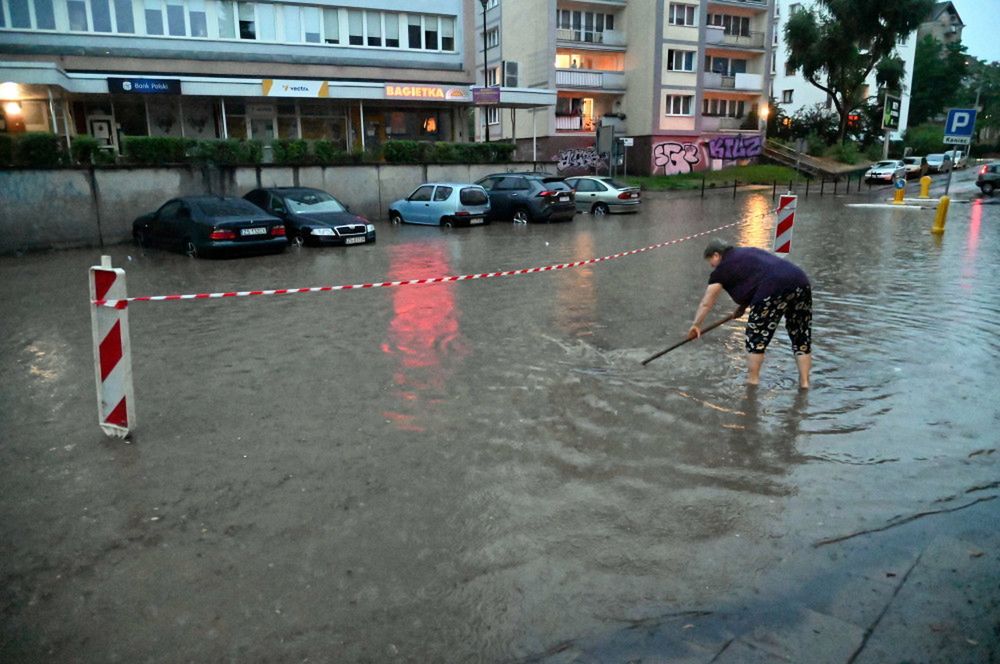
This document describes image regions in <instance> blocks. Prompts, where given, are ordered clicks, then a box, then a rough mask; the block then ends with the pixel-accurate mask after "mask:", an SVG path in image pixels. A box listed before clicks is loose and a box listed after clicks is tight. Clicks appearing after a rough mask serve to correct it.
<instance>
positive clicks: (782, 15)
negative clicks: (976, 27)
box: [770, 0, 961, 140]
mask: <svg viewBox="0 0 1000 664" xmlns="http://www.w3.org/2000/svg"><path fill="white" fill-rule="evenodd" d="M816 4H817V3H816V0H774V15H773V19H772V20H773V22H774V30H773V35H774V37H773V40H774V44H773V47H774V60H773V63H774V64H773V67H774V68H773V70H772V71H771V77H772V85H771V89H770V95H771V97H772V98H773V99H774V101H775V105H776V106H780V107H781V109H782V110H783V111H784V112H785V114H786V115H794V114H795V113H796V112H798V111H800V110H802V109H806V108H813V107H815V106H817V105H819V106H820V107H821V108H825V109H829V110H833V109H834V106H833V101H832V100H831V99H830V98H829V96H828V95H827V94H826V92H824V91H822V90H820V89H819V88H817V87H816V86H814V85H812V84H811V83H809V82H808V81H807V80H806V79H805V77H803V76H802V73H801V72H796V71H794V70H792V69H790V68H789V67H788V65H787V64H786V63H787V62H788V49H787V47H786V46H785V39H784V34H785V22H786V21H787V20H788V17H789V16H791V15H792V14H793V13H795V12H796V11H799V10H800V9H809V8H812V7H814V6H815V5H816ZM939 4H942V5H951V3H950V2H946V3H939ZM942 20H943V19H942ZM959 22H961V21H959ZM917 41H918V32H914V33H912V34H911V35H910V36H909V37H908V38H907V39H906V41H904V42H903V43H902V44H900V45H899V46H897V47H896V54H897V55H898V56H899V57H900V58H902V60H903V63H904V66H905V68H906V73H905V75H904V78H903V81H902V108H901V112H900V118H899V128H898V129H897V130H896V131H895V132H893V134H892V139H893V140H899V139H900V138H902V135H903V133H904V132H905V131H906V127H907V121H908V118H909V114H910V85H911V83H912V82H913V63H914V60H915V58H916V51H917ZM875 79H876V72H875V71H872V73H871V74H869V75H868V78H867V79H866V81H865V83H866V90H865V91H863V93H862V96H863V97H865V98H874V96H876V95H877V94H878V83H877V81H876V80H875Z"/></svg>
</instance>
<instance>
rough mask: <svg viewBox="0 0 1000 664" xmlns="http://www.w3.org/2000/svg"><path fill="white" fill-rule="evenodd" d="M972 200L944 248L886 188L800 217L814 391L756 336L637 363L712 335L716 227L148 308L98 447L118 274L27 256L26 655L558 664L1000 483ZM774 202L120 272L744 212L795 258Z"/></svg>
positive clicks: (798, 248) (367, 254)
mask: <svg viewBox="0 0 1000 664" xmlns="http://www.w3.org/2000/svg"><path fill="white" fill-rule="evenodd" d="M970 177H972V178H974V176H973V175H972V174H971V169H970V171H968V172H966V173H965V174H963V175H962V176H960V177H958V178H957V181H956V186H957V190H956V192H955V193H956V195H955V198H956V200H965V201H971V202H967V203H965V202H956V203H953V205H952V212H951V215H950V216H949V220H948V225H947V230H946V232H945V234H944V236H943V237H942V238H940V239H938V238H935V237H934V236H932V235H931V234H930V233H929V229H930V226H931V222H932V213H931V212H927V211H910V210H905V211H904V210H879V209H852V208H848V207H845V203H849V202H856V201H869V200H872V199H873V198H874V197H884V195H886V194H878V195H875V194H868V193H864V192H863V193H862V195H856V194H854V193H852V195H851V196H843V195H841V196H838V197H833V196H830V195H827V196H824V197H822V198H821V197H818V196H816V195H815V191H813V192H811V195H810V196H809V197H808V198H805V197H802V198H800V200H799V211H798V214H797V218H796V226H795V231H794V239H793V249H792V255H791V260H793V261H795V262H796V263H797V264H799V265H800V266H802V267H803V268H804V269H805V270H806V271H807V272H808V273H809V275H810V277H811V279H812V282H813V292H814V302H815V309H814V343H815V349H814V374H813V383H814V389H812V390H811V391H809V392H800V391H799V390H797V388H796V381H795V372H794V360H793V357H792V354H791V351H790V349H789V344H788V340H787V338H786V337H785V336H784V333H783V331H779V333H778V334H777V335H776V337H775V341H774V343H773V344H772V347H771V348H772V350H771V352H769V354H768V358H767V361H766V362H765V366H764V372H763V375H762V384H761V386H760V387H759V388H757V389H755V390H753V389H748V388H747V387H746V386H745V385H744V384H743V372H744V355H743V351H742V325H741V324H739V323H730V324H727V325H726V326H724V327H722V328H720V329H719V330H716V331H715V332H713V333H711V334H709V335H707V336H706V337H705V338H704V339H703V340H701V341H699V342H697V343H692V344H688V345H686V346H684V347H683V348H681V349H679V350H677V351H674V352H673V353H670V354H668V355H666V356H665V357H663V358H661V359H660V360H657V361H656V362H654V363H652V364H651V365H649V366H648V367H645V368H643V367H641V366H640V364H639V362H640V361H641V360H642V359H644V358H645V357H647V356H648V355H650V354H651V353H653V352H655V351H657V350H659V349H660V348H662V347H664V346H666V345H668V344H670V343H672V342H673V341H676V340H678V339H679V338H680V337H682V336H683V335H684V333H685V331H686V329H687V325H688V324H689V322H690V319H691V317H692V315H693V312H694V309H695V307H696V305H697V303H698V300H699V298H700V296H701V293H702V292H703V290H704V286H705V283H706V280H707V276H708V271H709V270H708V268H707V266H706V265H705V264H704V262H703V261H702V260H701V251H702V248H703V245H704V243H705V238H698V239H695V240H691V241H687V242H682V243H679V244H675V245H671V246H668V247H665V248H661V249H657V250H655V251H650V252H646V253H642V254H638V255H635V256H631V257H626V258H622V259H619V260H614V261H609V262H606V263H600V264H597V265H592V266H587V267H582V268H576V269H571V270H562V271H557V272H547V273H542V274H534V275H524V276H514V277H507V278H501V279H490V280H480V281H470V282H460V283H453V284H442V285H430V286H412V287H401V288H394V289H381V290H364V291H346V292H338V293H319V294H304V295H286V296H271V297H256V298H242V299H226V300H209V301H188V302H163V303H136V304H134V305H132V306H131V307H130V324H131V334H132V336H131V342H132V348H133V353H134V357H133V367H134V373H135V391H136V399H137V404H136V409H137V419H138V426H137V429H136V431H135V433H134V435H133V438H132V440H131V442H130V443H123V442H122V441H119V440H115V439H107V438H105V437H104V436H103V434H102V433H101V432H100V430H99V429H98V427H97V425H96V408H95V405H96V404H95V396H94V377H93V359H92V350H91V340H90V324H89V323H90V322H89V309H88V304H87V293H86V283H87V282H86V271H87V267H88V266H89V265H93V264H96V263H97V262H98V261H99V256H100V254H101V253H102V252H101V251H100V250H97V249H94V250H71V251H62V252H53V253H46V254H31V255H27V256H21V257H6V258H0V302H2V303H3V310H4V314H3V316H2V318H0V321H2V322H0V330H2V335H0V371H2V375H3V381H2V387H0V440H2V443H0V486H2V487H3V496H4V500H3V501H2V502H0V532H2V533H3V536H2V538H0V578H2V588H0V620H2V624H0V660H3V661H11V662H20V661H61V662H77V661H78V662H116V661H120V662H139V661H143V662H146V661H148V662H178V661H198V662H201V661H231V662H250V661H252V662H257V661H261V662H263V661H271V662H273V661H344V662H367V661H370V662H381V661H406V662H425V661H489V662H494V661H517V660H522V659H526V658H527V659H530V658H532V657H537V658H542V659H544V656H545V653H551V652H553V647H554V646H555V645H557V644H560V643H566V642H571V641H572V640H574V639H583V638H586V639H590V640H592V641H593V640H595V639H596V640H597V641H598V642H599V641H600V640H601V639H602V638H603V636H602V635H605V634H610V633H612V632H613V630H615V629H618V627H619V626H620V625H621V624H622V621H629V620H637V619H641V618H642V617H643V616H648V615H662V614H664V613H667V612H671V611H680V612H683V611H700V610H711V609H712V608H713V607H718V606H722V605H727V604H731V603H733V602H738V601H741V599H742V598H746V597H748V596H751V595H759V593H760V592H761V589H760V582H761V579H767V578H772V577H773V576H774V574H775V570H776V569H778V568H779V567H780V565H781V563H782V561H784V560H787V559H788V558H790V557H794V556H795V555H796V554H797V553H798V552H801V551H803V550H806V549H808V548H810V547H812V546H813V545H815V544H816V543H817V542H819V541H821V540H824V539H828V538H835V537H838V536H843V535H847V534H850V533H852V532H855V531H859V530H863V529H868V528H873V527H877V526H879V525H880V524H885V523H888V522H891V521H892V520H893V519H894V518H896V517H898V516H899V515H905V514H912V513H919V512H921V511H922V510H926V509H931V508H933V507H934V506H935V505H940V504H942V501H944V502H945V504H950V503H948V501H950V500H953V499H955V497H956V496H959V497H963V496H970V497H972V498H975V497H979V496H988V495H992V494H995V493H996V491H995V487H996V484H995V483H996V479H997V477H998V475H1000V473H998V459H1000V454H997V453H996V451H997V447H998V446H997V434H996V430H997V424H998V421H1000V407H998V405H997V404H998V403H1000V400H998V399H997V398H996V394H997V388H996V384H997V380H998V378H1000V362H998V358H1000V341H998V340H1000V290H998V288H997V285H996V279H995V275H996V274H997V270H998V268H1000V232H998V225H1000V205H997V204H994V202H993V201H990V200H980V199H979V197H978V196H977V195H976V194H975V192H974V191H973V190H972V189H971V188H970V186H969V184H968V180H969V179H970ZM770 194H771V192H770V190H767V191H756V192H748V193H741V194H740V195H739V196H737V198H736V199H735V200H734V199H733V198H732V197H731V196H730V195H729V194H722V193H712V194H710V195H709V196H708V197H707V198H705V199H704V200H703V199H701V198H699V197H697V195H694V196H691V195H686V196H670V195H650V196H648V197H647V200H646V201H645V202H644V206H643V211H642V212H641V213H640V214H638V215H623V216H612V217H609V218H594V217H592V216H590V215H578V216H577V218H576V220H575V221H574V222H572V223H566V224H554V225H529V226H515V225H511V224H507V223H495V224H493V225H491V226H488V227H482V228H472V229H438V228H427V227H412V226H403V227H393V226H390V225H389V224H388V223H385V222H379V223H378V242H377V243H376V244H374V245H370V246H359V247H348V248H324V249H316V248H302V249H298V248H290V249H289V250H288V251H287V252H286V253H285V254H283V255H280V256H261V257H252V258H241V259H234V260H194V259H189V258H186V257H184V256H181V255H177V254H171V253H167V252H163V251H160V250H144V249H142V248H138V247H135V246H133V245H119V246H114V247H109V248H106V249H105V251H104V253H107V254H109V255H111V256H112V258H113V261H114V263H115V265H116V266H121V267H124V268H125V269H126V271H127V275H128V288H129V293H130V294H132V295H161V294H172V293H197V292H215V291H228V290H244V289H257V288H281V287H304V286H322V285H334V284H346V283H361V282H368V281H381V280H384V279H388V280H395V279H410V278H420V277H430V276H441V275H450V274H465V273H474V272H483V271H491V270H505V269H515V268H521V267H532V266H539V265H548V264H553V263H561V262H565V261H573V260H580V259H586V258H591V257H595V256H603V255H606V254H611V253H614V252H618V251H621V250H626V249H633V248H638V247H644V246H647V245H651V244H654V243H658V242H663V241H666V240H672V239H675V238H682V237H685V236H688V235H691V234H696V233H703V232H705V231H706V230H708V229H711V228H713V227H717V226H722V225H725V224H730V223H733V222H741V223H740V224H739V225H738V226H737V227H735V228H730V229H727V230H725V231H722V232H720V233H718V235H720V236H722V237H725V238H728V239H730V240H732V241H734V242H736V243H739V244H746V245H753V246H761V247H768V246H769V242H770V239H771V237H772V234H773V224H774V217H773V215H771V214H770V213H769V212H770V210H771V209H772V208H773V205H774V203H773V201H772V200H771V195H770ZM730 309H731V305H730V304H729V302H728V301H726V302H725V303H724V304H722V305H720V306H718V307H717V313H723V314H724V313H728V311H729V310H730ZM713 317H714V314H713ZM991 482H992V483H993V488H992V489H991V488H990V483H991ZM976 487H986V489H985V490H984V489H977V488H976ZM991 490H992V494H991V493H990V491H991ZM989 514H990V515H992V516H991V518H992V517H995V516H996V511H995V510H994V511H992V512H990V513H989ZM769 584H770V585H766V586H765V592H766V589H767V588H772V589H773V588H774V587H775V584H778V585H780V582H776V581H771V582H769ZM598 650H599V649H598ZM706 661H707V660H706Z"/></svg>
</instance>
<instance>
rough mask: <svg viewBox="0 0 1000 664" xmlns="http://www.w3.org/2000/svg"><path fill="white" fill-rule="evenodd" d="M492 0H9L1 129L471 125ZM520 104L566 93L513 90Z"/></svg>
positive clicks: (346, 139) (138, 132) (456, 136)
mask: <svg viewBox="0 0 1000 664" xmlns="http://www.w3.org/2000/svg"><path fill="white" fill-rule="evenodd" d="M478 6H479V2H478V1H477V0H437V2H435V3H433V4H429V3H416V2H408V1H406V0H319V1H315V2H314V1H310V0H288V1H285V0H276V1H274V2H242V1H233V0H3V1H2V2H0V102H3V103H2V109H3V116H2V118H0V131H6V132H18V131H51V132H54V133H56V134H58V135H60V136H64V137H65V138H66V139H67V140H69V139H71V138H72V137H73V136H75V135H82V134H87V135H91V136H94V137H95V138H97V139H98V140H99V141H101V142H102V143H103V144H104V145H105V147H106V148H107V149H109V150H117V149H119V147H120V143H121V140H122V138H124V137H125V136H179V137H189V138H204V139H219V138H238V139H257V140H262V141H264V142H269V141H271V140H273V139H284V138H293V139H294V138H305V139H325V140H330V141H333V142H334V143H335V144H342V145H343V148H344V150H346V151H357V150H376V149H378V147H379V146H381V145H382V144H383V143H384V142H385V141H387V140H390V139H394V138H405V139H427V140H454V141H466V140H471V137H469V136H468V121H467V119H468V117H469V113H470V109H471V105H472V89H471V84H472V83H473V82H474V80H475V74H474V71H473V68H474V64H475V61H474V57H473V53H474V49H473V42H474V36H475V33H476V31H475V24H474V16H475V8H477V7H478ZM503 93H504V97H505V102H506V103H508V104H509V105H523V106H532V105H534V104H549V105H551V104H553V103H554V95H553V94H552V93H551V92H549V91H546V90H536V91H527V92H524V93H519V92H518V91H516V90H515V91H511V90H504V91H503Z"/></svg>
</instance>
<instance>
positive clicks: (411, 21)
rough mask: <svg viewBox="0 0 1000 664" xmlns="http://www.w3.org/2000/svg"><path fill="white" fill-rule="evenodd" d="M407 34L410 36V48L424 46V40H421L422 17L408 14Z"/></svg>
mask: <svg viewBox="0 0 1000 664" xmlns="http://www.w3.org/2000/svg"><path fill="white" fill-rule="evenodd" d="M406 20H407V36H408V37H409V47H410V48H422V42H421V41H420V32H421V27H420V17H419V16H414V15H413V14H407V16H406Z"/></svg>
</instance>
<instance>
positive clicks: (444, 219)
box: [439, 217, 455, 228]
mask: <svg viewBox="0 0 1000 664" xmlns="http://www.w3.org/2000/svg"><path fill="white" fill-rule="evenodd" d="M439 223H440V224H441V225H442V226H444V227H445V228H451V227H452V226H454V225H455V223H454V222H453V221H452V220H451V218H450V217H441V221H440V222H439Z"/></svg>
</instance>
